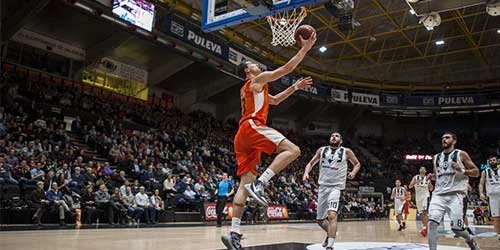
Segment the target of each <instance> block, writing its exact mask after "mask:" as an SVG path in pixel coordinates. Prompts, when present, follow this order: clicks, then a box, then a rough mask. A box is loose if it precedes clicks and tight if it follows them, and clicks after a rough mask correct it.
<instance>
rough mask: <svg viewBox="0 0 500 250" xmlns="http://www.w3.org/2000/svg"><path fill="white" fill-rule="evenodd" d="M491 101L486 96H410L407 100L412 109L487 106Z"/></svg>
mask: <svg viewBox="0 0 500 250" xmlns="http://www.w3.org/2000/svg"><path fill="white" fill-rule="evenodd" d="M488 103H489V100H488V98H487V97H486V96H479V95H477V96H474V95H469V96H467V95H463V96H410V97H408V98H407V106H410V107H422V106H424V107H442V106H446V107H452V106H456V107H460V106H475V105H487V104H488Z"/></svg>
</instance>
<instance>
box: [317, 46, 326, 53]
mask: <svg viewBox="0 0 500 250" xmlns="http://www.w3.org/2000/svg"><path fill="white" fill-rule="evenodd" d="M326 50H327V48H326V47H325V46H321V47H320V48H319V52H321V53H323V52H325V51H326Z"/></svg>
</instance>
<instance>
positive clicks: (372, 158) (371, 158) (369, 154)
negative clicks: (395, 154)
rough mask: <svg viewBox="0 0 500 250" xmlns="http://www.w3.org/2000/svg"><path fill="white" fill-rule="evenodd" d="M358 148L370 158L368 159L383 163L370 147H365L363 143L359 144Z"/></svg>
mask: <svg viewBox="0 0 500 250" xmlns="http://www.w3.org/2000/svg"><path fill="white" fill-rule="evenodd" d="M358 149H359V151H360V152H361V153H362V154H363V155H364V156H366V158H368V160H370V161H371V162H373V163H375V164H382V161H381V160H380V159H379V158H378V157H376V156H375V155H373V154H372V153H371V152H370V151H369V150H368V149H366V148H365V147H363V146H361V145H358Z"/></svg>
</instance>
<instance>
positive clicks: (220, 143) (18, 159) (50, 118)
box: [0, 74, 432, 226]
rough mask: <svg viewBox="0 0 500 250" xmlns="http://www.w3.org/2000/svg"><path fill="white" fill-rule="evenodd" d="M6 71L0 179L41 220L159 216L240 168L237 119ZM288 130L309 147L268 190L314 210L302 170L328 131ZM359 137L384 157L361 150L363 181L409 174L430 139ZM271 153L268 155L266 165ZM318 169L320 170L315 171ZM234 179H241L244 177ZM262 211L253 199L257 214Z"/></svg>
mask: <svg viewBox="0 0 500 250" xmlns="http://www.w3.org/2000/svg"><path fill="white" fill-rule="evenodd" d="M2 77H3V78H4V79H3V80H4V81H5V82H6V84H5V85H4V86H3V89H4V90H5V91H2V93H0V95H2V96H1V98H0V100H1V106H0V171H1V173H0V184H2V185H16V186H18V187H19V189H20V190H21V193H22V194H23V196H24V197H23V198H24V200H25V201H26V203H27V205H28V206H29V207H32V208H33V209H34V211H35V212H34V214H33V218H32V219H33V221H34V222H35V223H36V224H41V222H42V221H41V219H42V218H43V214H44V213H45V212H46V211H53V212H54V213H57V214H58V216H59V217H58V218H59V220H60V223H61V224H62V225H64V224H65V221H66V218H67V217H68V216H69V217H71V218H74V220H75V222H76V224H77V226H81V224H92V223H95V222H96V221H97V219H98V218H104V219H105V220H106V221H107V222H108V223H109V224H117V223H120V224H130V225H133V224H135V223H140V222H141V221H142V222H145V223H151V224H152V223H157V222H158V221H159V219H160V218H161V216H162V214H164V212H165V209H166V207H167V205H171V206H172V208H173V209H176V210H180V211H199V210H200V208H201V207H202V206H201V205H202V204H203V203H204V202H212V201H214V199H216V193H215V191H216V189H217V183H218V182H219V181H220V180H221V178H222V174H223V173H228V174H229V176H230V177H231V176H233V175H234V174H235V171H236V162H235V158H234V153H233V152H232V139H233V136H234V134H235V133H236V130H237V121H235V120H227V121H219V120H216V119H215V118H214V117H213V116H212V115H211V114H208V113H204V112H201V111H195V112H191V113H189V114H184V113H182V112H180V111H179V110H177V109H175V108H171V109H163V108H160V107H157V106H154V105H149V106H144V105H139V104H129V103H124V102H117V101H114V100H110V99H109V98H105V97H102V96H98V95H94V94H91V93H88V92H82V91H75V90H74V89H72V88H70V87H65V86H62V85H50V84H48V83H47V82H46V81H44V80H36V81H35V80H30V79H27V78H25V77H21V76H19V75H13V74H10V75H3V76H2ZM70 114H71V116H72V117H75V118H74V119H72V120H71V122H70V123H67V122H65V119H64V116H70ZM283 132H284V134H285V136H287V138H289V139H290V140H291V141H293V142H296V143H297V144H298V145H299V146H300V147H301V149H302V156H301V157H300V159H299V160H297V161H295V162H293V163H292V164H291V166H290V167H289V168H288V169H286V170H284V171H283V172H282V173H280V174H279V175H278V176H276V177H275V178H274V179H273V180H272V182H271V185H270V187H269V188H268V191H267V199H268V200H269V202H270V203H271V204H284V205H287V206H288V208H289V211H290V212H296V213H298V214H299V215H300V216H301V217H302V218H313V217H312V216H314V215H315V211H316V206H317V204H316V203H317V188H318V186H317V184H316V183H315V182H314V181H311V182H303V181H302V173H303V169H304V167H305V165H306V163H307V161H309V159H310V158H311V156H312V155H313V154H314V152H315V150H316V149H317V148H318V147H319V146H322V145H324V144H326V143H327V141H328V138H326V137H318V136H308V137H305V136H303V135H301V134H299V133H297V132H295V131H283ZM360 141H361V142H360V145H362V146H364V147H366V148H367V149H368V150H370V151H371V152H373V154H374V155H375V156H377V157H378V158H380V159H382V160H383V163H374V162H370V160H369V158H368V157H367V156H365V155H364V154H362V153H361V152H360V151H359V150H357V149H354V150H355V152H356V154H357V156H358V158H359V159H360V161H361V162H362V165H363V168H362V170H361V172H360V174H359V180H357V182H358V185H360V183H372V182H373V181H372V180H373V178H381V177H384V178H393V179H395V178H396V177H400V178H403V179H404V178H407V179H409V178H411V175H413V174H415V173H416V172H417V171H416V169H417V167H418V166H411V165H410V164H405V163H404V162H402V160H401V159H400V158H401V155H402V153H401V152H403V151H404V152H411V151H412V150H413V151H420V150H421V149H422V148H424V149H425V148H431V147H432V145H429V143H428V142H425V141H413V142H412V143H406V144H404V145H408V147H411V148H397V147H396V146H392V147H391V146H384V145H382V144H381V141H380V140H377V139H374V138H368V137H366V138H361V140H360ZM346 144H347V145H349V141H346ZM394 145H398V146H399V145H402V144H394ZM412 145H413V147H412ZM415 145H419V147H420V148H415ZM271 160H272V157H264V158H263V161H262V165H261V166H260V167H259V171H263V170H264V169H265V166H267V165H269V163H270V161H271ZM403 165H404V166H405V167H403V168H402V167H401V166H403ZM311 177H312V179H313V180H315V179H317V171H313V173H311ZM232 181H233V183H234V188H238V186H239V183H238V181H237V180H232ZM343 203H344V208H343V211H345V214H350V215H352V216H353V217H358V218H366V219H375V218H380V217H383V216H385V215H386V212H387V209H386V208H385V207H384V206H383V204H381V201H380V200H375V201H374V199H373V198H371V199H368V198H362V197H358V196H356V195H355V194H353V193H346V194H345V195H344V197H343ZM260 213H261V211H260V210H258V208H257V207H256V206H255V205H253V206H252V205H251V206H249V211H248V215H249V218H250V221H255V220H256V218H258V217H259V216H258V215H259V214H260ZM100 216H101V217H100Z"/></svg>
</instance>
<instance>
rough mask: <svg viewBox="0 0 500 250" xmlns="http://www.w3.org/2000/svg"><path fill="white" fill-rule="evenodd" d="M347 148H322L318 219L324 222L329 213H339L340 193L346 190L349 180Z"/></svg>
mask: <svg viewBox="0 0 500 250" xmlns="http://www.w3.org/2000/svg"><path fill="white" fill-rule="evenodd" d="M346 150H347V149H346V148H344V147H338V148H337V149H335V148H332V147H330V146H325V147H322V148H320V152H321V154H320V160H319V178H318V184H319V190H318V208H317V210H318V211H317V212H318V213H317V215H316V219H318V220H324V219H326V218H327V217H328V211H334V212H338V209H339V201H340V192H341V191H342V190H344V189H345V186H346V180H347V166H348V164H347V159H346Z"/></svg>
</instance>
